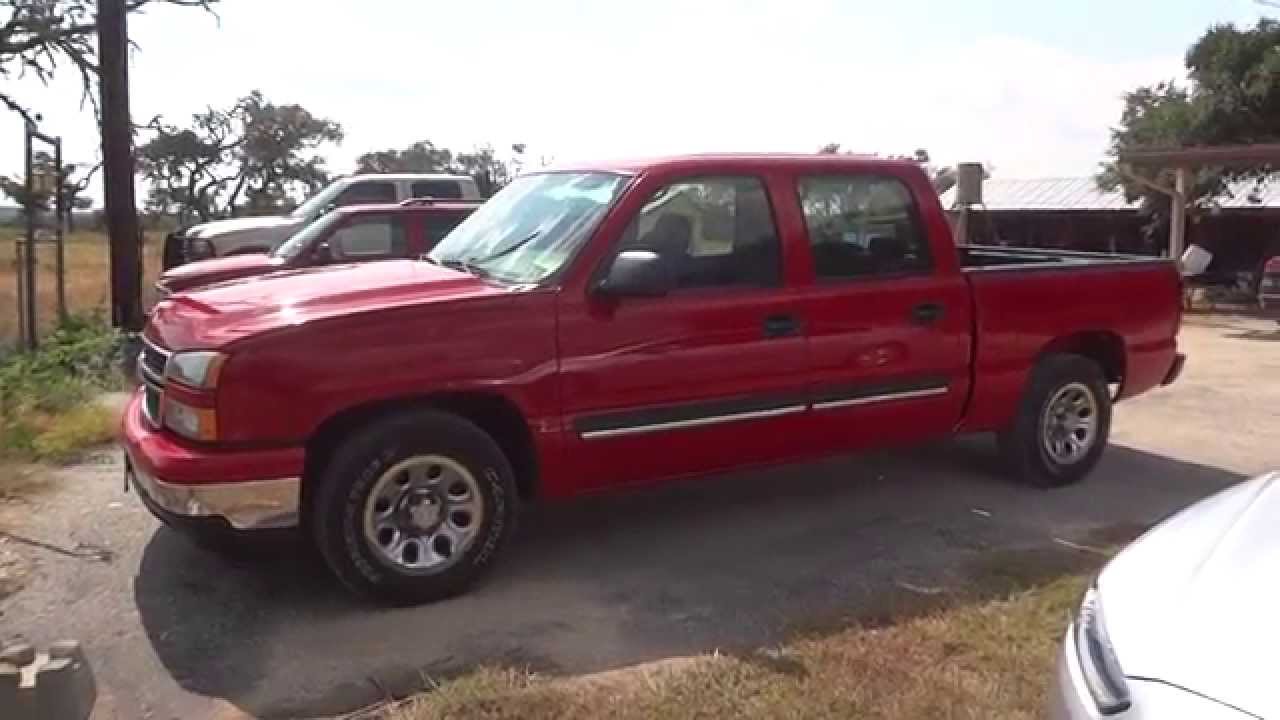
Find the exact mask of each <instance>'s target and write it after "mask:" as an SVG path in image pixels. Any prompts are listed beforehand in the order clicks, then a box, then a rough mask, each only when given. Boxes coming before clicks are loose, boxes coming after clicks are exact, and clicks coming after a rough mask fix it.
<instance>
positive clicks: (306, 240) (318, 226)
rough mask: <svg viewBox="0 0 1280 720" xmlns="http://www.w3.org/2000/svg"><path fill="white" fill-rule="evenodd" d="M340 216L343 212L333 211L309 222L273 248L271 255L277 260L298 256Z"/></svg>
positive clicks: (325, 232) (326, 231)
mask: <svg viewBox="0 0 1280 720" xmlns="http://www.w3.org/2000/svg"><path fill="white" fill-rule="evenodd" d="M340 217H342V213H336V212H333V213H329V214H328V215H323V216H321V217H319V218H316V219H315V221H313V222H309V223H307V224H306V225H304V226H303V228H302V229H301V230H299V231H298V232H296V233H294V234H292V235H290V236H289V239H288V240H285V241H284V242H283V243H281V244H280V245H279V246H278V247H276V248H275V249H274V250H272V251H271V257H273V258H275V259H277V260H292V259H294V258H296V257H298V254H299V253H301V252H302V251H303V250H306V249H307V248H309V247H311V246H313V245H314V244H315V239H316V238H318V237H320V236H321V235H325V234H327V233H328V232H329V228H331V227H333V225H334V223H336V222H337V221H338V218H340Z"/></svg>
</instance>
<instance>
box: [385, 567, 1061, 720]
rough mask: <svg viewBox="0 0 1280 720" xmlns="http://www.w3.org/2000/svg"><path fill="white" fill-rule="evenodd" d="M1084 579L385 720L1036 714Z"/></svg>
mask: <svg viewBox="0 0 1280 720" xmlns="http://www.w3.org/2000/svg"><path fill="white" fill-rule="evenodd" d="M1085 582H1086V580H1085V578H1084V577H1082V576H1076V575H1073V576H1069V577H1065V578H1060V579H1057V580H1053V581H1050V582H1048V583H1047V584H1045V585H1043V586H1040V587H1038V588H1035V589H1032V590H1021V591H1018V592H1015V593H1012V594H1010V595H1007V596H1004V597H1002V598H1000V599H997V600H984V601H976V602H974V603H972V604H968V605H961V606H956V607H952V608H950V609H944V610H936V611H933V612H929V613H925V614H923V615H919V616H916V617H914V618H908V619H903V620H900V621H899V622H897V623H896V624H891V625H887V626H879V627H867V626H861V627H854V628H850V629H847V630H843V631H840V632H837V633H835V634H830V635H826V636H815V637H812V638H809V639H803V640H798V641H796V642H793V643H789V644H787V645H785V646H783V647H781V648H778V649H776V650H774V651H769V652H757V653H753V654H751V655H746V656H739V657H731V656H724V655H712V656H705V657H699V658H693V659H689V660H687V661H683V662H678V663H662V664H657V665H654V666H650V667H641V668H633V669H629V670H623V671H615V672H612V673H605V674H603V675H600V676H595V677H587V678H577V679H551V678H542V677H538V676H535V675H530V674H528V673H525V672H521V671H516V670H502V669H489V670H481V671H479V672H476V673H473V674H471V675H467V676H465V677H462V678H459V679H457V680H453V681H449V682H446V683H444V684H442V685H440V686H439V687H438V688H436V689H435V690H433V691H431V692H429V693H426V694H424V695H421V696H419V697H417V698H413V699H410V700H408V701H406V702H404V703H400V704H398V705H396V706H393V707H389V708H384V709H383V710H381V711H379V714H377V715H374V717H379V718H380V719H381V720H427V719H428V718H431V719H433V720H434V719H435V718H490V719H498V718H511V719H515V718H522V719H528V720H538V719H541V718H546V719H550V718H603V717H608V718H617V719H626V718H724V717H746V718H781V717H802V718H855V717H856V718H995V717H999V718H1037V717H1041V716H1042V715H1043V708H1044V705H1045V691H1046V688H1047V683H1048V680H1049V678H1050V676H1051V670H1052V667H1053V663H1054V655H1055V652H1056V649H1057V647H1058V643H1059V641H1060V639H1061V633H1062V631H1063V628H1064V627H1065V625H1066V619H1067V617H1068V614H1069V613H1070V612H1071V611H1072V610H1073V609H1074V607H1075V604H1076V602H1077V601H1078V599H1079V597H1080V593H1081V592H1082V591H1083V589H1084V585H1085Z"/></svg>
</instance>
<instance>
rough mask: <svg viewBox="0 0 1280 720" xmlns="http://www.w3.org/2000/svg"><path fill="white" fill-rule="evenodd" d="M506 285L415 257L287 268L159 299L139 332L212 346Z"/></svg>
mask: <svg viewBox="0 0 1280 720" xmlns="http://www.w3.org/2000/svg"><path fill="white" fill-rule="evenodd" d="M507 292H509V289H507V288H504V287H503V286H500V285H493V284H490V283H487V282H485V281H483V280H480V279H479V278H476V277H473V276H471V275H468V274H466V273H463V272H459V271H456V270H450V269H448V268H443V267H439V266H436V265H432V264H430V263H428V262H425V261H421V260H386V261H380V262H371V263H360V264H354V265H339V266H328V267H324V268H306V269H301V270H287V271H283V272H279V273H271V274H269V275H264V276H261V277H256V278H250V279H248V280H241V281H236V282H227V283H221V284H217V285H211V286H209V287H206V288H202V289H197V290H195V291H193V292H190V293H182V294H179V295H174V296H173V297H171V298H169V299H167V300H162V301H161V302H159V303H157V304H156V307H155V309H154V310H153V311H152V314H151V321H150V323H149V324H148V325H147V331H146V333H147V336H148V337H149V338H151V339H152V340H153V341H155V342H158V343H159V344H161V345H162V346H164V347H167V348H169V349H172V350H186V349H192V348H219V347H223V346H226V345H228V344H230V343H234V342H236V341H237V340H241V339H243V338H246V337H250V336H255V335H259V334H262V333H266V332H270V331H272V330H278V329H281V328H286V327H296V326H300V325H305V324H308V323H312V322H316V321H318V320H324V319H329V318H335V317H340V316H347V315H357V314H361V313H373V312H381V311H386V310H392V309H395V308H401V307H406V306H415V305H423V304H438V303H447V302H451V301H456V300H461V299H464V298H471V297H483V296H488V295H500V294H504V293H507Z"/></svg>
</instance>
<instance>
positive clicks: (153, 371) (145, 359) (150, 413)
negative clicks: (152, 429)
mask: <svg viewBox="0 0 1280 720" xmlns="http://www.w3.org/2000/svg"><path fill="white" fill-rule="evenodd" d="M169 355H170V353H169V352H168V351H166V350H164V349H163V348H161V347H159V346H158V345H155V344H154V343H152V342H151V341H150V340H148V339H146V338H145V337H144V338H143V339H142V353H141V354H140V355H139V356H138V379H139V380H140V381H142V385H143V391H142V412H143V415H145V416H146V418H147V421H148V422H150V423H151V424H152V425H154V426H156V427H159V426H160V398H161V396H162V395H163V394H164V370H165V365H166V364H167V363H168V362H169Z"/></svg>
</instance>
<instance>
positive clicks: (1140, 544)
mask: <svg viewBox="0 0 1280 720" xmlns="http://www.w3.org/2000/svg"><path fill="white" fill-rule="evenodd" d="M1098 590H1099V593H1100V594H1101V597H1102V606H1103V611H1104V614H1105V617H1106V625H1107V632H1108V633H1109V634H1110V636H1111V641H1112V644H1113V645H1114V646H1115V651H1116V656H1117V657H1118V659H1119V661H1120V667H1121V669H1122V670H1123V671H1124V674H1125V675H1127V676H1129V677H1131V678H1146V679H1151V680H1159V681H1162V682H1165V683H1169V684H1172V685H1175V686H1178V687H1181V688H1184V689H1186V690H1189V691H1192V692H1195V693H1198V694H1201V695H1204V696H1206V697H1209V698H1212V699H1214V700H1217V701H1218V702H1221V703H1225V704H1227V705H1231V706H1233V707H1235V708H1237V709H1239V710H1243V711H1245V712H1248V713H1250V714H1253V715H1258V716H1261V717H1267V718H1271V717H1275V718H1280V681H1278V680H1277V675H1276V671H1277V668H1280V473H1271V474H1269V475H1264V476H1262V477H1259V478H1256V479H1254V480H1250V481H1248V482H1245V483H1241V484H1239V485H1236V486H1233V487H1231V488H1228V489H1227V490H1224V491H1222V492H1221V493H1218V494H1217V495H1214V496H1213V497H1211V498H1209V499H1207V500H1204V501H1202V502H1200V503H1197V504H1196V505H1193V506H1191V507H1190V508H1188V509H1186V510H1183V511H1182V512H1180V513H1178V514H1177V515H1175V516H1173V517H1172V518H1170V519H1169V520H1166V521H1165V522H1164V523H1161V524H1160V525H1159V526H1157V527H1156V528H1155V529H1153V530H1152V531H1150V532H1149V533H1147V534H1146V535H1144V536H1143V537H1141V538H1140V539H1138V541H1137V542H1135V543H1134V544H1133V545H1131V546H1129V547H1128V548H1126V549H1125V550H1124V551H1123V552H1121V553H1120V554H1119V555H1118V556H1116V558H1115V559H1114V560H1113V561H1112V562H1111V564H1110V565H1108V566H1107V568H1106V569H1105V570H1104V571H1103V572H1102V574H1101V575H1100V576H1099V578H1098Z"/></svg>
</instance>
